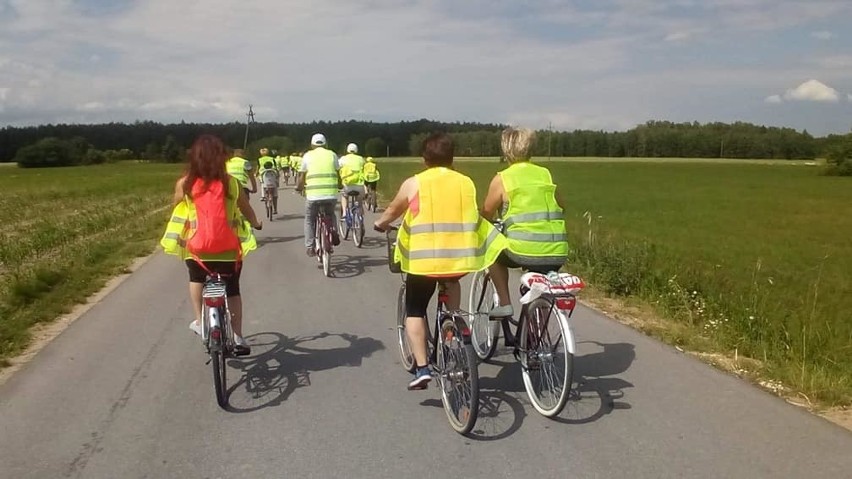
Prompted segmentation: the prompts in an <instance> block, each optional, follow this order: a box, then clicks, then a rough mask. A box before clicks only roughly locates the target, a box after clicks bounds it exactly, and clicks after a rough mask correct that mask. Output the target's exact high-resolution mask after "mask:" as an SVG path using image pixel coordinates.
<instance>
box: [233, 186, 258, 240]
mask: <svg viewBox="0 0 852 479" xmlns="http://www.w3.org/2000/svg"><path fill="white" fill-rule="evenodd" d="M237 207H238V208H239V209H240V212H241V213H242V214H243V216H245V217H246V219H247V220H249V223H251V225H252V227H253V228H254V229H258V230H259V229H260V228H261V227H263V224H262V223H261V222H260V221H258V220H257V215H256V214H255V212H254V208H252V207H251V204H250V203H249V199H248V196H247V195H246V192H245V191H243V190H242V188H240V196H239V197H238V198H237Z"/></svg>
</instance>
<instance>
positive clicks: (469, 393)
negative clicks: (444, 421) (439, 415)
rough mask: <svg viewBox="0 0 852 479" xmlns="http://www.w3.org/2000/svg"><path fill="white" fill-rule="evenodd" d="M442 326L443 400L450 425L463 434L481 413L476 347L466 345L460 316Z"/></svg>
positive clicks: (439, 340)
mask: <svg viewBox="0 0 852 479" xmlns="http://www.w3.org/2000/svg"><path fill="white" fill-rule="evenodd" d="M450 321H451V323H452V325H448V326H447V327H443V326H442V327H441V331H440V332H439V334H438V354H437V363H438V371H439V385H440V387H441V402H442V403H443V404H444V411H445V412H446V413H447V418H448V419H449V421H450V426H451V427H452V428H453V429H454V430H455V431H456V432H458V433H459V434H467V433H469V432H470V430H471V429H473V425H474V424H476V418H477V416H478V415H479V371H478V370H477V366H476V353H474V352H473V346H471V345H470V344H465V341H464V337H463V336H462V332H461V331H460V330H459V327H458V324H459V322H464V320H462V319H460V318H455V320H450Z"/></svg>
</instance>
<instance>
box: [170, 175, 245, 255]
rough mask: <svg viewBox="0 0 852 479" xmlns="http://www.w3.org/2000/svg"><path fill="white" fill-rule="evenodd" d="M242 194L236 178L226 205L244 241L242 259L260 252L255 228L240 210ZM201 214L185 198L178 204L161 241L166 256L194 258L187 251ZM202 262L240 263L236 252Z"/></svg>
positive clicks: (232, 183)
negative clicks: (239, 202) (239, 199)
mask: <svg viewBox="0 0 852 479" xmlns="http://www.w3.org/2000/svg"><path fill="white" fill-rule="evenodd" d="M239 194H240V184H239V182H238V181H237V179H236V178H232V179H231V182H230V184H229V185H228V197H227V204H226V205H225V208H226V211H227V214H228V217H229V218H230V219H231V221H230V222H231V228H233V229H234V232H236V233H237V237H238V238H239V239H240V247H241V249H242V256H245V255H247V254H248V253H249V252H250V251H253V250H255V249H257V240H256V239H255V237H254V233H252V230H251V225H250V224H249V222H248V220H246V219H245V217H243V215H242V213H240V209H239V208H238V207H237V198H238V197H239ZM197 220H198V217H197V214H196V211H195V205H193V203H192V200H191V199H190V198H189V197H186V196H185V197H184V199H183V201H181V202H180V203H178V204H177V206H175V207H174V209H173V210H172V215H171V217H170V218H169V222H168V223H167V224H166V231H165V233H163V237H162V238H161V239H160V246H162V248H163V251H165V253H166V254H173V255H176V256H178V257H180V258H181V259H184V260H186V259H190V258H192V255H191V254H190V253H189V252H188V251H187V250H186V244H187V241H189V238H191V237H192V235H193V234H195V228H196V225H197ZM199 259H201V260H203V261H235V260H236V259H237V253H236V252H227V253H220V254H212V255H199Z"/></svg>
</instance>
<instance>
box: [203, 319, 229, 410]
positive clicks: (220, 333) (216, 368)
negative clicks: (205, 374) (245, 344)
mask: <svg viewBox="0 0 852 479" xmlns="http://www.w3.org/2000/svg"><path fill="white" fill-rule="evenodd" d="M208 314H216V315H217V316H218V318H217V320H215V321H213V320H211V321H210V324H217V326H214V327H213V328H212V329H211V330H210V343H211V348H210V364H211V365H212V366H213V387H214V388H215V389H216V402H217V403H219V407H221V408H222V409H227V407H228V375H227V369H228V366H227V364H225V350H226V346H225V343H226V329H227V328H223V327H222V326H221V321H222V311H221V310H220V309H218V308H210V309H209V310H208Z"/></svg>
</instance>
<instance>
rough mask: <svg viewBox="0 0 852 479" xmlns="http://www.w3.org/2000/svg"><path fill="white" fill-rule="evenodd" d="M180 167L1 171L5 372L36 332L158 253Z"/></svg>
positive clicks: (0, 344)
mask: <svg viewBox="0 0 852 479" xmlns="http://www.w3.org/2000/svg"><path fill="white" fill-rule="evenodd" d="M178 168H179V167H176V166H174V165H140V164H132V163H125V164H119V165H102V166H93V167H73V168H57V169H44V170H19V169H4V170H2V171H0V187H2V188H3V189H4V191H5V192H6V194H5V195H4V197H3V198H2V199H0V219H2V221H3V224H5V225H6V228H5V231H4V232H3V233H2V238H0V239H2V241H0V279H2V286H0V366H8V365H9V358H10V357H13V356H15V355H17V354H19V353H20V352H21V351H22V350H23V349H24V348H25V347H26V346H27V344H28V343H29V341H30V336H31V335H30V328H31V327H32V326H33V325H35V324H38V323H41V322H47V321H51V320H53V319H55V318H57V317H58V316H60V315H62V314H64V313H67V312H69V311H70V309H71V307H72V306H73V305H75V304H78V303H83V302H85V300H86V298H87V297H88V296H89V295H91V294H92V293H94V292H96V291H97V290H98V289H100V288H101V287H103V285H104V284H105V283H106V281H107V280H108V279H109V278H110V277H112V276H114V275H116V274H118V273H121V272H122V271H124V270H125V268H126V267H127V266H128V265H129V264H130V262H131V261H132V260H133V258H136V257H139V256H145V255H147V254H149V253H150V252H151V251H152V250H153V248H154V246H155V241H154V240H155V239H156V238H157V237H158V235H159V234H160V233H161V232H162V228H163V225H164V221H165V217H166V216H167V215H168V211H166V210H167V208H168V204H169V200H170V195H171V190H172V185H173V181H174V180H175V178H176V177H177V175H178V173H179V169H178Z"/></svg>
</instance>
